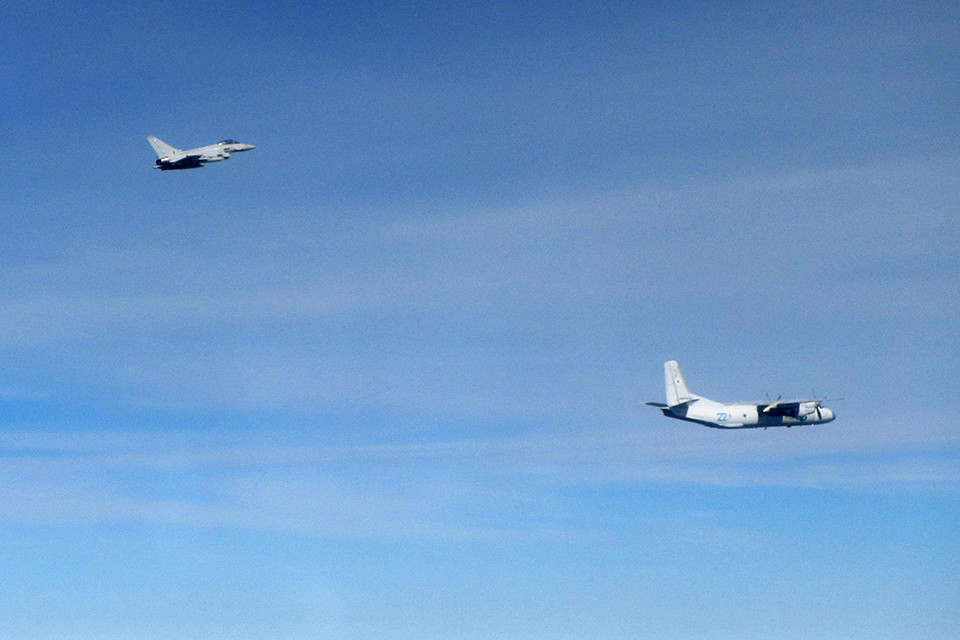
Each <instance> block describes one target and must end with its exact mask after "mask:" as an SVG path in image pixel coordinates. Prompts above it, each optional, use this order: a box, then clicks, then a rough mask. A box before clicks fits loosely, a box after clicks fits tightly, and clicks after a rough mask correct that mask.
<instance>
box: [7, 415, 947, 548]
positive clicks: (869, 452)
mask: <svg viewBox="0 0 960 640" xmlns="http://www.w3.org/2000/svg"><path fill="white" fill-rule="evenodd" d="M684 426H685V425H684ZM803 433H807V434H809V435H806V436H804V435H802V434H803ZM798 434H800V435H798ZM248 436H249V438H252V440H253V441H254V442H253V443H252V444H251V443H250V442H247V443H246V444H243V443H239V442H235V443H233V444H232V445H231V444H230V443H224V442H223V436H222V435H218V434H213V433H207V434H204V433H196V432H194V433H189V432H183V433H165V434H156V433H154V434H138V433H134V432H129V433H124V432H107V433H51V432H37V431H19V432H7V433H4V434H3V435H2V437H0V451H2V452H3V454H2V457H0V486H2V488H3V491H4V494H5V495H7V496H9V497H10V499H8V500H5V501H4V502H3V504H2V505H0V519H2V520H3V521H5V522H7V523H21V524H75V523H96V522H145V523H150V522H153V523H166V524H171V525H177V526H191V527H192V526H201V527H218V528H243V529H267V530H278V531H299V532H304V533H309V534H313V535H321V536H333V537H349V538H422V537H425V538H449V539H488V540H494V539H517V538H518V537H519V538H529V537H531V536H534V537H538V536H548V537H554V536H558V535H562V536H583V535H589V536H593V535H599V534H600V532H599V531H596V530H595V529H594V527H593V525H591V524H590V523H589V522H585V521H583V520H580V519H575V520H573V521H570V520H568V519H567V518H566V516H565V515H564V513H565V512H564V511H563V509H562V508H560V511H556V510H555V509H557V508H559V507H552V506H550V505H552V504H555V503H556V500H557V499H558V498H559V497H560V496H564V495H568V494H570V492H571V491H573V492H574V493H575V492H576V491H579V490H583V489H588V488H590V487H598V486H608V485H621V486H624V487H641V486H663V485H671V484H681V485H703V486H713V487H780V488H783V487H793V488H808V489H831V490H840V491H853V492H862V491H870V492H875V491H882V492H889V491H895V492H903V491H907V492H917V491H920V492H926V491H937V492H951V493H953V492H956V491H958V490H960V455H958V449H957V446H956V442H953V443H944V442H939V443H923V442H918V443H916V444H914V445H913V446H912V447H909V448H906V449H905V448H904V446H903V443H902V442H900V443H891V444H890V445H887V446H884V445H874V446H863V445H862V444H861V445H856V444H855V443H853V442H849V441H848V442H846V443H844V442H843V441H842V439H839V440H838V439H837V438H835V437H834V438H831V437H830V436H829V432H828V431H827V430H826V429H824V428H822V427H809V428H807V429H806V431H805V432H804V431H803V430H802V429H793V430H790V431H787V430H782V431H779V432H775V431H770V432H760V431H758V432H737V433H722V432H716V431H713V430H706V429H699V428H696V427H691V428H690V429H683V428H682V427H681V428H679V429H675V428H674V426H673V425H672V424H671V425H670V426H667V425H663V426H662V428H658V429H657V432H656V433H652V432H650V431H647V432H643V431H640V430H638V429H630V430H627V431H599V432H598V431H586V432H577V433H572V432H566V433H557V434H540V435H536V434H531V435H526V436H510V437H503V438H489V439H480V440H475V439H470V440H451V441H445V440H438V441H420V442H409V443H397V442H384V443H373V444H368V445H356V446H350V445H347V446H341V445H338V446H329V445H324V444H322V443H320V442H319V441H315V442H314V443H312V444H304V443H303V442H302V434H292V433H285V432H276V431H274V432H272V433H270V434H269V435H266V434H264V435H261V436H250V435H249V434H248ZM249 438H248V439H249ZM240 439H241V440H243V439H244V438H240ZM267 441H269V442H267ZM811 441H815V442H819V446H817V445H814V446H811ZM569 499H570V498H569V497H567V498H565V499H564V500H569Z"/></svg>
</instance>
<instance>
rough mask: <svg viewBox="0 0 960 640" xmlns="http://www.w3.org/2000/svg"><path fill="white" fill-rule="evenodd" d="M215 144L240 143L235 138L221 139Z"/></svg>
mask: <svg viewBox="0 0 960 640" xmlns="http://www.w3.org/2000/svg"><path fill="white" fill-rule="evenodd" d="M217 144H240V143H239V142H237V141H236V140H221V141H220V142H218V143H217Z"/></svg>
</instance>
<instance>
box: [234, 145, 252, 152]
mask: <svg viewBox="0 0 960 640" xmlns="http://www.w3.org/2000/svg"><path fill="white" fill-rule="evenodd" d="M237 146H238V147H239V149H237V151H250V149H256V148H257V147H256V145H252V144H238V145H237Z"/></svg>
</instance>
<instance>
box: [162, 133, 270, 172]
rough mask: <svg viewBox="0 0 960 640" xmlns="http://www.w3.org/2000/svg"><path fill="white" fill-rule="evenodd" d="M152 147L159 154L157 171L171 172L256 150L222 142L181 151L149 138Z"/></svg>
mask: <svg viewBox="0 0 960 640" xmlns="http://www.w3.org/2000/svg"><path fill="white" fill-rule="evenodd" d="M147 140H148V141H149V142H150V146H152V147H153V150H154V151H156V152H157V166H156V167H154V168H155V169H160V170H161V171H170V170H172V169H197V168H199V167H202V166H203V165H205V164H207V163H208V162H220V161H221V160H226V159H227V158H229V157H230V154H231V153H239V152H240V151H249V150H250V149H255V148H256V147H254V146H253V145H252V144H244V143H242V142H237V141H236V140H221V141H220V142H218V143H217V144H211V145H208V146H206V147H199V148H197V149H187V150H186V151H181V150H180V149H176V148H174V147H171V146H170V145H168V144H167V143H166V142H164V141H163V140H161V139H160V138H155V137H153V136H147Z"/></svg>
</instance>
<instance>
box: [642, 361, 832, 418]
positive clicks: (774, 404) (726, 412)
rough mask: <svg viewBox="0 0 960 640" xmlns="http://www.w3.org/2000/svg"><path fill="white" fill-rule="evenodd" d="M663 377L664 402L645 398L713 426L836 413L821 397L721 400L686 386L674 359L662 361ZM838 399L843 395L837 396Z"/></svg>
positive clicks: (662, 408) (671, 412) (674, 414)
mask: <svg viewBox="0 0 960 640" xmlns="http://www.w3.org/2000/svg"><path fill="white" fill-rule="evenodd" d="M663 377H664V381H665V383H666V387H667V404H663V403H662V402H648V403H647V404H648V405H650V406H651V407H657V408H658V409H660V411H662V412H663V415H665V416H667V417H668V418H677V419H678V420H687V421H689V422H696V423H698V424H702V425H704V426H707V427H714V428H716V429H751V428H753V429H757V428H763V429H766V428H767V427H792V426H794V425H797V424H823V423H824V422H830V421H831V420H833V419H834V418H836V416H835V415H834V413H833V411H831V410H830V409H827V408H826V407H824V406H821V403H822V402H823V400H817V399H815V398H814V399H802V400H781V399H779V398H777V399H776V400H772V401H769V402H766V403H763V402H734V403H731V404H723V403H721V402H715V401H713V400H709V399H707V398H704V397H702V396H698V395H694V394H692V393H690V391H689V389H687V382H686V380H684V379H683V373H681V372H680V365H678V364H677V363H676V362H675V361H673V360H671V361H670V362H664V363H663ZM836 399H837V400H841V399H842V398H836Z"/></svg>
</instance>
